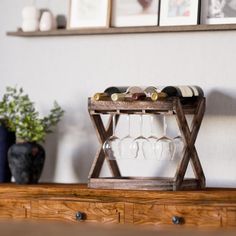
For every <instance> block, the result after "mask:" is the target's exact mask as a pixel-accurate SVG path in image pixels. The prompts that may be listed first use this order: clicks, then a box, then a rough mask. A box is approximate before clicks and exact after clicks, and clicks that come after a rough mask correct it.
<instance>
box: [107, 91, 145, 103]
mask: <svg viewBox="0 0 236 236" xmlns="http://www.w3.org/2000/svg"><path fill="white" fill-rule="evenodd" d="M145 98H146V94H145V93H113V94H112V95H111V100H112V101H114V102H116V101H137V100H144V99H145Z"/></svg>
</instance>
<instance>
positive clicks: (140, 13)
mask: <svg viewBox="0 0 236 236" xmlns="http://www.w3.org/2000/svg"><path fill="white" fill-rule="evenodd" d="M159 3H160V0H112V17H111V26H112V27H135V26H157V25H158V11H159Z"/></svg>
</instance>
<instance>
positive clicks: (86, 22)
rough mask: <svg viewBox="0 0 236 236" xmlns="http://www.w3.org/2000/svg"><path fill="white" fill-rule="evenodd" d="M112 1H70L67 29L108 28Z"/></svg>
mask: <svg viewBox="0 0 236 236" xmlns="http://www.w3.org/2000/svg"><path fill="white" fill-rule="evenodd" d="M110 16H111V0H69V13H68V21H67V29H83V28H108V27H109V26H110Z"/></svg>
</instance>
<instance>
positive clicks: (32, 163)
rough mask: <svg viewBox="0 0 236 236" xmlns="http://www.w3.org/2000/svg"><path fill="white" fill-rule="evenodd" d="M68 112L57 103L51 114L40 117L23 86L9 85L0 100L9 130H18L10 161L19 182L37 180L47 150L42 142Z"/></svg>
mask: <svg viewBox="0 0 236 236" xmlns="http://www.w3.org/2000/svg"><path fill="white" fill-rule="evenodd" d="M63 113H64V111H63V110H62V109H61V107H60V106H59V105H58V104H57V103H56V102H54V106H53V108H52V109H51V110H50V113H49V115H47V116H45V117H40V115H39V112H37V111H36V109H35V107H34V103H33V102H32V101H31V100H30V98H29V96H28V95H27V94H24V91H23V89H22V88H19V89H17V88H12V87H7V88H6V93H5V94H4V96H3V98H2V101H0V117H1V119H2V120H3V121H4V124H5V126H6V127H7V128H8V130H10V131H12V132H15V135H16V143H15V144H13V145H12V146H11V147H10V148H9V151H8V162H9V167H10V170H11V173H12V175H13V176H14V178H15V181H16V183H19V184H32V183H37V182H38V180H39V177H40V175H41V172H42V169H43V165H44V160H45V150H44V148H43V147H42V145H41V144H40V143H41V142H43V141H44V139H45V136H46V134H47V133H50V132H52V130H51V128H52V127H53V126H55V125H56V124H57V123H58V122H59V121H60V119H61V117H62V115H63Z"/></svg>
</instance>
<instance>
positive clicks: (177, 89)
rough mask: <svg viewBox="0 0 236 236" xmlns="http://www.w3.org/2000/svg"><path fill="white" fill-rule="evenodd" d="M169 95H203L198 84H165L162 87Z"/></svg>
mask: <svg viewBox="0 0 236 236" xmlns="http://www.w3.org/2000/svg"><path fill="white" fill-rule="evenodd" d="M162 92H164V93H166V94H167V95H168V96H169V97H182V98H192V97H198V96H204V92H203V90H202V88H200V87H199V86H187V85H184V86H167V87H164V88H163V89H162Z"/></svg>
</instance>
